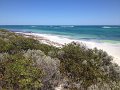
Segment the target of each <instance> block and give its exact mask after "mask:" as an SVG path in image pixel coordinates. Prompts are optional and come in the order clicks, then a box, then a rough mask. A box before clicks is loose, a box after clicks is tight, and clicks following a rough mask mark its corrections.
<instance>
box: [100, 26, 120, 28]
mask: <svg viewBox="0 0 120 90" xmlns="http://www.w3.org/2000/svg"><path fill="white" fill-rule="evenodd" d="M102 28H119V27H115V26H113V27H109V26H103V27H102Z"/></svg>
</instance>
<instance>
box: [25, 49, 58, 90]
mask: <svg viewBox="0 0 120 90" xmlns="http://www.w3.org/2000/svg"><path fill="white" fill-rule="evenodd" d="M24 57H25V58H26V59H31V60H33V62H34V64H35V65H36V66H37V67H39V68H41V69H42V70H43V72H44V73H45V76H44V77H42V83H44V85H43V87H42V90H48V89H49V90H52V89H53V90H54V87H55V86H56V85H57V83H58V82H59V78H60V72H59V65H60V61H59V60H58V59H52V58H51V57H49V56H46V55H45V54H44V53H43V52H42V51H40V50H28V51H27V52H26V53H25V54H24Z"/></svg>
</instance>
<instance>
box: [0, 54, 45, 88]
mask: <svg viewBox="0 0 120 90" xmlns="http://www.w3.org/2000/svg"><path fill="white" fill-rule="evenodd" d="M3 56H4V59H6V60H2V62H0V74H1V76H2V78H1V85H0V86H1V87H2V88H3V89H8V90H10V89H14V90H16V89H19V90H30V89H38V88H40V87H41V86H42V83H41V82H42V77H43V75H44V73H43V72H42V69H40V68H37V67H36V66H35V65H33V62H32V60H30V59H25V58H24V57H23V55H22V54H16V55H7V56H6V55H3ZM2 59H3V58H2Z"/></svg>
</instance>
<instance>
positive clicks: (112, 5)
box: [0, 0, 120, 25]
mask: <svg viewBox="0 0 120 90" xmlns="http://www.w3.org/2000/svg"><path fill="white" fill-rule="evenodd" d="M0 25H120V0H0Z"/></svg>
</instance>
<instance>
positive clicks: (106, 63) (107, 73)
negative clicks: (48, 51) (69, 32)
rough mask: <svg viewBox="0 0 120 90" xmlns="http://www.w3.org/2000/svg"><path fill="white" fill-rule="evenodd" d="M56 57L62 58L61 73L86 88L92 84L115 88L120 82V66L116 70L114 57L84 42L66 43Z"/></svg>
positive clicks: (70, 80)
mask: <svg viewBox="0 0 120 90" xmlns="http://www.w3.org/2000/svg"><path fill="white" fill-rule="evenodd" d="M56 57H58V58H59V59H60V72H61V74H62V75H63V76H64V77H66V78H67V79H69V82H75V83H79V84H80V86H81V87H83V88H84V89H85V90H86V89H88V87H90V86H92V85H97V86H100V87H103V86H104V84H107V87H108V88H113V87H114V86H116V84H117V83H118V82H120V74H119V72H120V71H119V69H120V67H118V66H116V67H117V69H118V70H115V69H116V68H115V66H114V65H113V64H112V63H111V61H112V57H111V56H108V54H107V53H106V52H104V51H103V50H98V49H96V48H95V49H89V48H87V47H86V46H85V45H84V44H79V43H75V42H72V43H70V44H67V45H65V46H64V47H63V48H62V49H61V50H60V51H59V52H58V54H57V56H56ZM117 79H118V80H117ZM112 86H113V87H112ZM118 87H119V86H118ZM114 88H115V87H114ZM78 90H79V89H78ZM94 90H95V89H94Z"/></svg>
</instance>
